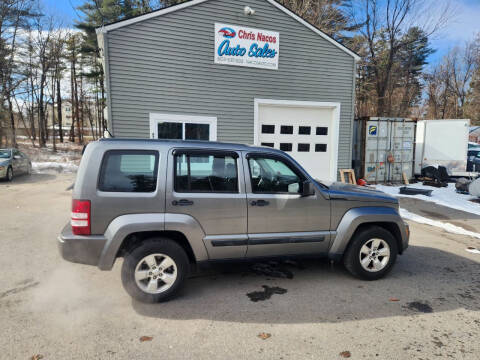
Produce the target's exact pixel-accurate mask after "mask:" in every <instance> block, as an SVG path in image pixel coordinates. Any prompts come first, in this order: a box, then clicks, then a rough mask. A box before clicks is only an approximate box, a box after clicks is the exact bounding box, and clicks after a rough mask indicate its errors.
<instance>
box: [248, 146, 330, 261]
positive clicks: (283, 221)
mask: <svg viewBox="0 0 480 360" xmlns="http://www.w3.org/2000/svg"><path fill="white" fill-rule="evenodd" d="M245 155H246V157H245V159H244V172H245V174H246V177H245V178H246V189H247V200H248V237H249V242H248V251H247V257H255V256H274V255H288V254H315V253H323V252H325V251H327V249H328V245H329V240H330V203H329V200H328V198H327V196H326V195H324V194H323V193H322V192H321V191H320V190H318V189H316V190H315V195H312V196H306V197H302V195H301V188H302V186H303V181H306V180H308V178H307V176H306V175H305V174H304V173H303V171H302V170H301V169H299V168H298V167H297V166H296V165H295V164H294V163H293V162H292V161H290V160H289V159H288V158H287V157H283V156H280V157H279V156H277V155H272V156H270V155H264V154H252V153H250V154H245ZM263 159H266V161H263ZM273 161H274V162H275V163H272V162H273ZM262 162H263V163H262ZM269 166H270V168H271V169H267V170H265V169H260V168H262V167H264V168H268V167H269ZM257 167H258V168H257ZM270 170H273V171H270ZM256 172H259V173H262V174H261V175H259V176H257V175H258V174H257V173H256ZM275 172H276V174H275ZM272 174H273V175H277V176H278V178H277V179H273V182H274V183H275V182H276V184H281V183H282V182H283V183H284V185H280V187H278V186H277V189H276V190H275V189H274V191H270V192H267V191H264V190H265V188H260V187H259V186H258V184H257V185H256V182H258V181H262V180H258V178H259V177H262V176H264V177H265V179H263V181H264V182H268V181H271V180H272V179H267V178H268V176H270V175H272ZM282 176H283V178H282ZM294 176H297V179H296V180H295V178H294ZM285 179H287V180H285ZM289 179H290V180H289ZM282 186H286V188H285V189H281V190H287V191H277V190H278V189H280V188H281V187H282Z"/></svg>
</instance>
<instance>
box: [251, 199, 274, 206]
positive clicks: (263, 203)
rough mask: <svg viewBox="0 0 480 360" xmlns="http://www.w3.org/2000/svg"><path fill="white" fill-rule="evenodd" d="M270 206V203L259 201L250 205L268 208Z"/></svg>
mask: <svg viewBox="0 0 480 360" xmlns="http://www.w3.org/2000/svg"><path fill="white" fill-rule="evenodd" d="M269 204H270V203H269V202H268V201H266V200H257V201H252V202H251V203H250V205H252V206H268V205H269Z"/></svg>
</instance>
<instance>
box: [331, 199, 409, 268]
mask: <svg viewBox="0 0 480 360" xmlns="http://www.w3.org/2000/svg"><path fill="white" fill-rule="evenodd" d="M372 226H378V227H381V228H383V229H385V230H387V231H389V232H390V233H391V234H392V235H393V236H394V238H395V240H396V241H397V245H398V253H399V254H402V252H403V250H404V247H405V246H404V239H405V238H408V234H406V229H405V224H404V223H403V220H402V218H401V217H400V215H399V214H398V212H397V211H396V210H395V209H393V208H389V207H364V208H354V209H350V210H349V211H347V212H346V213H345V215H344V216H343V218H342V220H341V221H340V224H339V225H338V228H337V232H336V236H335V238H334V240H333V241H332V243H331V245H330V250H329V252H328V256H329V258H331V259H333V260H340V259H341V258H342V257H343V255H344V253H345V251H346V250H347V247H348V245H349V244H350V242H351V240H352V239H353V238H354V236H355V235H356V234H357V233H358V232H359V231H362V230H363V229H365V228H368V227H372Z"/></svg>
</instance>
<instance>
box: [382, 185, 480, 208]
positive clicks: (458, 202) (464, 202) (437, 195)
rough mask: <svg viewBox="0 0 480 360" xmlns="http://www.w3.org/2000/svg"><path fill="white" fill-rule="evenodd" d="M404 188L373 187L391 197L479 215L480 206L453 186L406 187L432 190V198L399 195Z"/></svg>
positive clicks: (471, 197) (472, 197)
mask: <svg viewBox="0 0 480 360" xmlns="http://www.w3.org/2000/svg"><path fill="white" fill-rule="evenodd" d="M402 186H405V185H401V186H386V185H375V188H376V189H377V190H380V191H383V192H384V193H387V194H389V195H392V196H396V197H410V198H411V197H414V198H417V199H420V200H424V201H431V202H434V203H436V204H438V205H442V206H446V207H449V208H452V209H456V210H462V211H466V212H469V213H472V214H477V215H480V205H478V204H476V203H474V202H472V201H470V200H472V199H475V197H474V196H471V195H463V194H459V193H457V192H456V191H455V184H448V187H444V188H436V187H433V186H425V185H422V184H421V183H418V184H411V185H406V186H407V187H409V188H415V189H428V190H433V192H432V196H425V195H401V194H400V193H399V191H400V187H402Z"/></svg>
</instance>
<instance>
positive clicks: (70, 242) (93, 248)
mask: <svg viewBox="0 0 480 360" xmlns="http://www.w3.org/2000/svg"><path fill="white" fill-rule="evenodd" d="M57 240H58V250H59V251H60V255H62V257H63V258H64V259H65V260H67V261H70V262H74V263H79V264H86V265H96V266H97V265H98V263H99V261H100V256H101V254H102V251H103V248H104V246H105V243H106V242H107V239H106V238H105V237H104V236H103V235H90V236H80V235H74V234H73V233H72V228H71V226H70V224H67V225H65V227H64V228H63V230H62V233H61V234H60V235H59V236H58V238H57Z"/></svg>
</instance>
